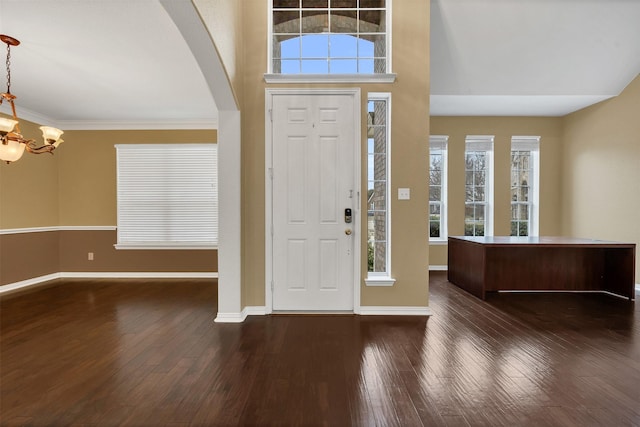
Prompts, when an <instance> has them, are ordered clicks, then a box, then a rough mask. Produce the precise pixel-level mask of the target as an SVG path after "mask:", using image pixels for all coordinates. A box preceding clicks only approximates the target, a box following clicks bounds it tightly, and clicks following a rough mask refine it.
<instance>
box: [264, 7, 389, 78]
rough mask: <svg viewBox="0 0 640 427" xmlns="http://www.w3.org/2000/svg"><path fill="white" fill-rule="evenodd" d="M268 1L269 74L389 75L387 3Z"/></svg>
mask: <svg viewBox="0 0 640 427" xmlns="http://www.w3.org/2000/svg"><path fill="white" fill-rule="evenodd" d="M271 2H272V3H271V5H272V8H271V46H270V54H271V56H270V58H271V60H270V67H271V70H270V72H271V73H273V74H384V73H388V72H389V69H390V64H389V59H388V57H389V55H388V49H387V46H388V31H389V28H388V19H387V12H388V10H387V9H388V4H387V3H388V2H389V0H271Z"/></svg>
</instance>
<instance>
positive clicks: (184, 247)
mask: <svg viewBox="0 0 640 427" xmlns="http://www.w3.org/2000/svg"><path fill="white" fill-rule="evenodd" d="M113 247H114V248H116V250H136V251H156V250H162V251H176V250H177V251H179V250H188V251H194V250H213V249H218V247H217V246H215V245H163V244H154V245H139V244H138V245H136V244H125V245H123V244H115V245H113Z"/></svg>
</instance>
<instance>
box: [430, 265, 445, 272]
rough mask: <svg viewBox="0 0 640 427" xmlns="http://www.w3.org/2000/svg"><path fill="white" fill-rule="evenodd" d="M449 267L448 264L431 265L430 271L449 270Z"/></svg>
mask: <svg viewBox="0 0 640 427" xmlns="http://www.w3.org/2000/svg"><path fill="white" fill-rule="evenodd" d="M448 269H449V266H448V265H430V266H429V271H447V270H448Z"/></svg>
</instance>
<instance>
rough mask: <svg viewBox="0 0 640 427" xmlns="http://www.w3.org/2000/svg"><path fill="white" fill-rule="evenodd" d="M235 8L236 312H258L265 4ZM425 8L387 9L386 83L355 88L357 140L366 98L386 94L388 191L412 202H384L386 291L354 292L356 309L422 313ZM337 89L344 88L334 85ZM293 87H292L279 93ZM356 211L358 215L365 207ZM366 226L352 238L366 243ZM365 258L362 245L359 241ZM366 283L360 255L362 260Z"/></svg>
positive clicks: (419, 4)
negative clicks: (239, 55) (239, 46)
mask: <svg viewBox="0 0 640 427" xmlns="http://www.w3.org/2000/svg"><path fill="white" fill-rule="evenodd" d="M242 3H243V15H242V16H243V28H244V31H243V34H244V57H243V61H244V62H243V67H242V71H243V78H244V97H243V99H242V100H241V105H242V177H243V194H242V212H243V219H242V231H243V233H242V234H243V261H242V265H243V268H242V275H243V292H242V299H243V301H242V305H243V306H247V305H249V306H251V305H257V306H261V305H264V304H265V303H266V301H265V262H264V260H265V239H264V235H265V181H264V175H265V173H264V172H265V153H264V144H265V130H264V129H265V106H264V105H265V88H266V87H275V85H266V84H265V83H264V78H263V76H264V73H265V72H266V71H267V69H266V66H267V46H266V43H267V19H266V16H267V2H265V1H262V0H247V1H244V2H242ZM425 22H429V2H426V1H422V0H402V1H396V2H394V4H393V71H394V72H395V73H397V75H398V77H397V81H396V82H395V83H393V84H360V85H348V86H351V87H352V86H357V87H360V88H361V90H362V135H363V138H364V135H366V132H365V125H366V120H365V114H366V105H365V102H366V98H367V93H368V92H391V97H392V98H391V103H392V111H391V116H392V136H391V138H392V141H391V149H392V152H391V159H392V175H391V186H392V188H391V192H392V195H395V194H397V188H398V187H409V188H411V191H412V194H413V195H414V197H413V198H412V199H411V200H410V201H402V202H398V201H397V200H396V198H395V197H392V199H393V201H392V205H391V209H392V225H391V228H392V231H391V235H392V247H393V253H394V254H395V256H394V255H392V266H391V269H392V275H393V276H394V277H395V278H396V279H397V282H396V284H395V286H394V287H392V288H371V287H369V288H367V287H365V286H364V284H363V285H362V292H361V303H362V305H365V306H366V305H372V306H373V305H380V306H383V305H388V306H424V305H426V304H427V301H428V295H427V290H428V274H427V267H428V245H427V241H426V238H425V239H416V238H415V236H417V235H423V236H427V216H426V213H427V200H426V198H424V197H422V198H421V197H417V195H418V194H426V192H427V191H428V187H427V177H428V175H427V174H428V162H427V149H428V147H427V141H428V135H429V121H428V120H426V119H425V118H426V117H429V26H428V25H425V24H424V23H425ZM303 86H304V87H336V86H339V85H329V86H327V85H295V87H303ZM341 86H342V87H344V86H345V85H341ZM287 87H293V85H290V86H287ZM361 151H362V153H363V156H362V165H363V172H362V188H361V191H362V192H363V194H366V175H365V173H366V167H365V165H366V145H365V141H364V139H363V140H362V141H361ZM362 209H363V210H365V211H366V201H365V200H363V204H362ZM365 227H366V221H363V224H362V230H361V233H360V235H361V236H366V232H365ZM361 243H362V253H363V254H366V253H367V252H366V246H365V245H366V242H365V241H364V240H363V241H362V242H361ZM362 275H363V278H364V277H365V276H366V255H365V256H363V257H362Z"/></svg>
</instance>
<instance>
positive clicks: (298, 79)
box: [264, 73, 396, 83]
mask: <svg viewBox="0 0 640 427" xmlns="http://www.w3.org/2000/svg"><path fill="white" fill-rule="evenodd" d="M264 81H265V82H266V83H393V82H395V81H396V75H395V74H394V73H387V74H265V75H264Z"/></svg>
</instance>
